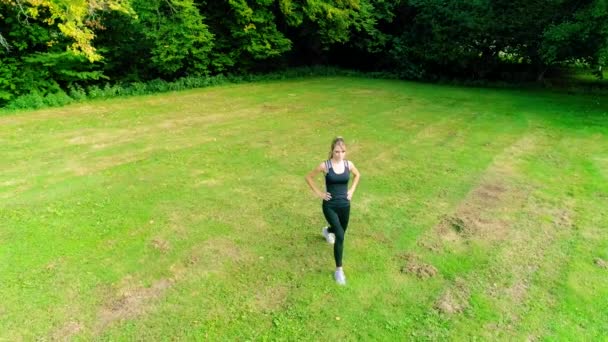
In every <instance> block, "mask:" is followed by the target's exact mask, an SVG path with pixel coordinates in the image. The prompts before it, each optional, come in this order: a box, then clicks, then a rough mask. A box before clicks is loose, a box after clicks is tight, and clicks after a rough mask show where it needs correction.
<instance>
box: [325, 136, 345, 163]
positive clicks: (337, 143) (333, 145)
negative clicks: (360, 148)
mask: <svg viewBox="0 0 608 342" xmlns="http://www.w3.org/2000/svg"><path fill="white" fill-rule="evenodd" d="M336 146H342V147H343V148H345V149H346V143H345V142H344V138H342V137H341V136H337V137H335V138H334V140H332V142H331V148H330V149H329V159H331V157H333V155H334V148H336Z"/></svg>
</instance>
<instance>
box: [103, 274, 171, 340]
mask: <svg viewBox="0 0 608 342" xmlns="http://www.w3.org/2000/svg"><path fill="white" fill-rule="evenodd" d="M172 285H173V282H172V281H171V280H169V279H161V280H158V281H157V282H156V283H154V284H153V285H152V286H150V287H134V288H126V289H123V290H121V291H120V292H119V295H118V296H116V297H115V298H113V299H112V300H110V301H109V303H108V304H106V305H105V306H104V308H103V309H102V310H101V312H100V313H99V315H98V320H97V322H98V323H97V331H98V332H100V331H102V330H103V329H105V328H106V327H107V326H109V325H111V324H113V323H114V322H118V321H122V320H126V319H131V318H134V317H137V316H139V315H141V314H143V313H144V312H145V311H146V310H147V308H149V307H150V303H151V302H153V301H155V300H157V299H158V298H160V297H161V296H162V295H163V294H164V293H165V291H166V290H167V289H168V288H170V287H171V286H172Z"/></svg>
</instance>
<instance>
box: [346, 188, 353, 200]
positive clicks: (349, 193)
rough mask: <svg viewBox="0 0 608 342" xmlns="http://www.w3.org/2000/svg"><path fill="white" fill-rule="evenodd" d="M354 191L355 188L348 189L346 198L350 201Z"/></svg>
mask: <svg viewBox="0 0 608 342" xmlns="http://www.w3.org/2000/svg"><path fill="white" fill-rule="evenodd" d="M354 193H355V190H348V193H347V194H346V198H347V199H348V200H349V201H350V200H351V199H352V198H353V194H354Z"/></svg>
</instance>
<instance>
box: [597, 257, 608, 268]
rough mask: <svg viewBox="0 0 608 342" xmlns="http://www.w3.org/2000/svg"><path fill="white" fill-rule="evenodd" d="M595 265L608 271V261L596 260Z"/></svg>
mask: <svg viewBox="0 0 608 342" xmlns="http://www.w3.org/2000/svg"><path fill="white" fill-rule="evenodd" d="M593 263H594V264H595V266H597V267H599V268H603V269H608V262H607V261H606V260H603V259H600V258H595V259H594V260H593Z"/></svg>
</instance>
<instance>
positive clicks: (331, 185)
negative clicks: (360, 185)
mask: <svg viewBox="0 0 608 342" xmlns="http://www.w3.org/2000/svg"><path fill="white" fill-rule="evenodd" d="M325 167H326V169H327V173H326V174H325V189H326V191H327V192H329V193H330V194H331V199H330V200H329V201H323V204H329V205H332V206H340V207H342V206H349V205H350V201H349V200H348V197H347V196H348V179H349V178H350V170H349V165H348V160H344V172H342V173H340V174H338V173H335V172H334V168H333V167H332V165H331V160H326V161H325Z"/></svg>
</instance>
